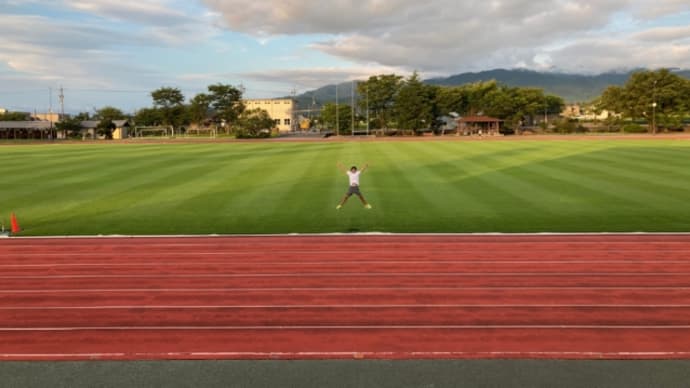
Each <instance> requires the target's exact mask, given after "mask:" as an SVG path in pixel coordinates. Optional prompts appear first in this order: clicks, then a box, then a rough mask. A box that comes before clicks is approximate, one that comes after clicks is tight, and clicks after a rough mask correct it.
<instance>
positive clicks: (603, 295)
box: [0, 235, 690, 360]
mask: <svg viewBox="0 0 690 388" xmlns="http://www.w3.org/2000/svg"><path fill="white" fill-rule="evenodd" d="M346 358H366V359H448V358H559V359H690V235H570V236H544V235H526V236H451V235H449V236H429V235H426V236H414V235H404V236H300V237H297V236H265V237H168V238H74V239H73V238H69V239H48V238H46V239H23V238H17V239H15V238H12V239H2V240H0V359H4V360H85V359H109V360H142V359H346Z"/></svg>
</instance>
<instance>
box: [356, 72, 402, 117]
mask: <svg viewBox="0 0 690 388" xmlns="http://www.w3.org/2000/svg"><path fill="white" fill-rule="evenodd" d="M402 85H403V77H401V76H399V75H395V74H382V75H378V76H372V77H369V79H368V80H367V81H365V82H359V83H358V84H357V93H358V94H359V96H360V97H359V107H360V109H361V111H366V110H367V109H369V112H371V114H370V118H371V124H372V128H374V129H377V128H387V127H388V123H389V122H390V120H391V118H392V117H393V112H394V106H395V96H396V95H397V94H398V92H399V91H400V88H401V87H402Z"/></svg>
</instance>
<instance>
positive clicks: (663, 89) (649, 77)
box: [599, 69, 690, 132]
mask: <svg viewBox="0 0 690 388" xmlns="http://www.w3.org/2000/svg"><path fill="white" fill-rule="evenodd" d="M599 108H600V109H607V110H610V111H613V112H616V113H619V114H621V115H623V117H624V118H628V119H632V120H636V119H641V118H644V119H645V120H646V121H647V123H648V126H649V131H650V132H656V129H657V127H661V128H667V129H673V128H676V127H680V126H681V121H682V119H683V117H684V116H687V115H688V114H690V80H687V79H684V78H682V77H680V76H678V75H677V74H673V73H672V72H670V71H669V70H667V69H661V70H658V71H638V72H635V73H633V74H632V76H631V77H630V79H629V80H628V82H627V83H626V84H625V85H624V86H623V87H616V86H612V87H609V88H607V89H606V90H605V91H604V93H603V94H602V96H601V98H600V99H599Z"/></svg>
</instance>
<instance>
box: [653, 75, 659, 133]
mask: <svg viewBox="0 0 690 388" xmlns="http://www.w3.org/2000/svg"><path fill="white" fill-rule="evenodd" d="M657 81H658V80H654V85H653V88H654V90H653V92H652V134H653V135H656V83H657Z"/></svg>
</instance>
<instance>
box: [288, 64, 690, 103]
mask: <svg viewBox="0 0 690 388" xmlns="http://www.w3.org/2000/svg"><path fill="white" fill-rule="evenodd" d="M632 73H633V71H628V72H608V73H602V74H598V75H581V74H567V73H552V72H538V71H532V70H522V69H518V70H505V69H496V70H489V71H482V72H478V73H463V74H457V75H453V76H450V77H444V78H432V79H428V80H425V81H424V82H425V83H428V84H430V85H439V86H459V85H464V84H468V83H474V82H480V81H491V80H496V81H498V82H500V83H502V84H505V85H508V86H513V87H535V88H540V89H544V91H545V92H546V93H547V94H554V95H557V96H560V97H561V98H563V99H564V100H565V101H566V102H585V101H590V100H592V99H594V98H596V97H598V96H600V95H601V93H602V92H603V91H604V89H606V88H607V87H608V86H611V85H623V84H625V82H626V81H627V80H628V79H629V78H630V75H631V74H632ZM676 74H678V75H680V76H682V77H685V78H688V79H690V70H680V71H676ZM351 87H352V83H350V82H345V83H342V84H339V85H338V94H339V98H340V101H341V102H343V103H345V104H349V103H350V93H351ZM335 88H336V86H335V85H328V86H324V87H322V88H319V89H316V90H313V91H310V92H307V93H304V94H301V95H298V96H297V97H296V99H297V101H298V103H299V106H300V108H301V109H309V107H311V106H312V105H313V106H314V107H315V108H318V107H320V106H321V105H323V104H326V103H328V102H334V101H335V90H336V89H335ZM355 99H357V95H356V94H355ZM312 103H314V104H312Z"/></svg>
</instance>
